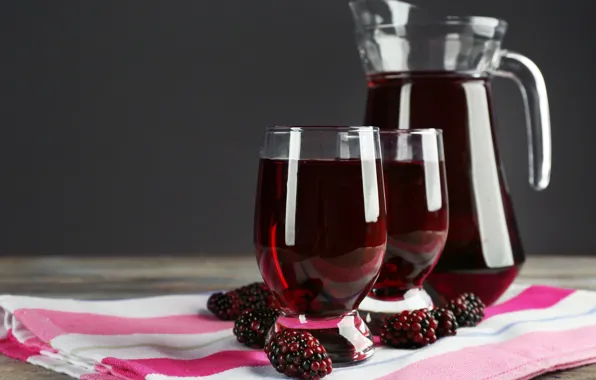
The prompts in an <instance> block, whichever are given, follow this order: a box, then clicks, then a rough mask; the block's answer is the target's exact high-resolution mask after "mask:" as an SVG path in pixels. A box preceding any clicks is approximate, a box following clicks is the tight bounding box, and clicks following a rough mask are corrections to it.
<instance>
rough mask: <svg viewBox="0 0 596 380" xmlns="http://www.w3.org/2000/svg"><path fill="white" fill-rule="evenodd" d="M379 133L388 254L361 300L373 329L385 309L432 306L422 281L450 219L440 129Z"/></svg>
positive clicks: (438, 252) (387, 311)
mask: <svg viewBox="0 0 596 380" xmlns="http://www.w3.org/2000/svg"><path fill="white" fill-rule="evenodd" d="M380 137H381V153H382V156H383V172H384V177H385V178H384V179H385V197H386V200H387V235H388V237H387V254H386V255H385V261H384V264H383V267H382V269H381V273H380V275H379V278H378V280H377V282H376V284H375V285H374V287H373V289H372V291H371V292H370V293H369V296H368V297H367V298H366V299H365V300H364V301H363V302H362V303H361V305H360V310H361V312H364V314H365V317H366V321H367V322H369V325H370V327H371V329H372V331H373V332H375V333H376V332H377V331H378V329H379V327H380V324H381V322H382V319H383V317H385V316H387V315H391V314H395V313H397V312H400V311H402V310H413V309H422V308H431V307H432V306H433V302H432V300H431V298H430V296H429V295H428V293H427V292H426V291H425V290H424V289H423V283H424V280H425V279H426V277H427V276H428V275H429V273H430V272H431V270H432V269H433V268H434V266H435V265H436V263H437V261H438V259H439V256H440V255H441V253H442V252H443V248H444V246H445V241H446V239H447V230H448V224H449V217H448V214H449V212H448V201H447V186H446V179H445V162H444V156H443V139H442V132H441V131H440V130H438V129H419V130H416V129H410V130H405V129H398V130H383V131H381V134H380Z"/></svg>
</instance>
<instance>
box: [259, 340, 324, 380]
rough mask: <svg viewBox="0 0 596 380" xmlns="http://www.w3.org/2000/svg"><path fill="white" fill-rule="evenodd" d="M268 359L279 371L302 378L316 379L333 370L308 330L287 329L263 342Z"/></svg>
mask: <svg viewBox="0 0 596 380" xmlns="http://www.w3.org/2000/svg"><path fill="white" fill-rule="evenodd" d="M265 353H266V354H267V357H268V358H269V361H270V362H271V364H272V365H273V367H275V370H276V371H277V372H279V373H283V374H284V375H286V376H288V377H295V378H300V379H305V380H319V379H321V378H323V377H325V376H327V375H328V374H330V373H331V371H332V369H333V368H332V362H331V358H329V356H328V355H327V351H325V348H324V347H323V346H322V345H321V343H319V341H318V340H317V339H316V338H315V337H314V336H312V335H311V334H310V333H309V332H306V331H301V330H291V329H286V330H283V331H280V332H277V333H276V334H275V335H273V336H272V337H271V339H270V340H269V342H268V343H267V344H266V345H265Z"/></svg>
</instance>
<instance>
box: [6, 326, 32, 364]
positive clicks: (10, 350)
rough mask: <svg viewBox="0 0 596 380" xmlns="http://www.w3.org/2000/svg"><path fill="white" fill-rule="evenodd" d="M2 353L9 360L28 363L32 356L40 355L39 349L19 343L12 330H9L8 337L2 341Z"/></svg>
mask: <svg viewBox="0 0 596 380" xmlns="http://www.w3.org/2000/svg"><path fill="white" fill-rule="evenodd" d="M0 352H1V353H3V354H4V355H6V356H8V357H9V358H13V359H17V360H21V361H27V359H29V358H30V357H31V356H35V355H39V349H38V348H36V347H27V346H25V345H23V344H21V343H19V342H18V341H17V340H16V338H15V337H14V336H13V335H12V331H11V330H8V337H7V338H5V339H3V340H1V341H0Z"/></svg>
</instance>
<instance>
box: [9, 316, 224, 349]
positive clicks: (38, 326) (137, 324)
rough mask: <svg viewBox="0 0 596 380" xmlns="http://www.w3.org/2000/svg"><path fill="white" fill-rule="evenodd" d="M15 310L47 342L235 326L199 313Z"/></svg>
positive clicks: (24, 322)
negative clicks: (146, 315)
mask: <svg viewBox="0 0 596 380" xmlns="http://www.w3.org/2000/svg"><path fill="white" fill-rule="evenodd" d="M14 314H15V316H16V317H17V318H18V319H19V321H21V322H22V323H23V324H24V325H25V326H26V327H27V328H28V329H29V330H30V331H31V332H32V333H34V334H35V335H36V336H37V337H39V338H40V339H42V340H44V341H46V342H48V341H50V340H51V339H54V338H55V337H57V336H60V335H64V334H91V335H126V334H201V333H211V332H217V331H222V330H227V329H231V328H232V327H233V326H234V324H233V322H226V321H220V320H218V319H217V318H215V317H214V316H212V315H198V314H197V315H175V316H169V317H154V318H125V317H112V316H107V315H98V314H90V313H73V312H65V311H55V310H44V309H20V310H17V311H15V313H14Z"/></svg>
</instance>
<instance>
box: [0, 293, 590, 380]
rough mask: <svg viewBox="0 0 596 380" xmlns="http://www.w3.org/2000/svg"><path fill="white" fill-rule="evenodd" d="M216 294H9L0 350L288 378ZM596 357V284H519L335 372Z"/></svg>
mask: <svg viewBox="0 0 596 380" xmlns="http://www.w3.org/2000/svg"><path fill="white" fill-rule="evenodd" d="M208 296H209V295H208V294H203V295H194V296H192V295H185V296H164V297H153V298H142V299H131V300H121V301H78V300H68V299H47V298H36V297H21V296H8V295H7V296H1V297H0V308H1V309H0V310H1V312H2V314H3V316H4V318H3V319H4V325H3V327H2V331H1V339H2V340H1V341H0V352H3V353H4V354H5V355H7V356H10V357H12V358H16V359H19V360H22V361H26V362H29V363H31V364H35V365H40V366H43V367H46V368H49V369H51V370H53V371H57V372H62V373H65V374H68V375H70V376H73V377H76V378H80V379H84V380H116V379H134V380H140V379H143V380H145V379H146V380H173V379H176V380H183V379H185V380H190V379H208V380H216V379H217V380H220V379H245V380H250V379H263V378H266V379H283V378H284V377H283V375H279V374H277V373H276V372H275V370H274V369H273V367H271V365H270V364H269V362H268V360H267V358H266V356H265V354H264V353H263V352H262V351H259V350H251V349H248V348H245V347H244V346H242V345H240V344H239V343H237V342H236V341H235V338H234V336H233V335H232V330H231V328H232V323H231V322H224V321H219V320H217V319H215V318H214V317H213V316H211V315H210V313H209V312H208V311H207V309H206V306H205V305H206V301H207V298H208ZM594 362H596V292H588V291H582V290H569V289H560V288H553V287H546V286H514V287H512V288H511V289H510V290H509V291H508V292H507V293H506V294H505V295H504V296H503V297H502V298H501V300H500V301H499V302H498V303H497V304H496V305H495V306H492V307H489V308H488V309H487V316H486V318H485V319H484V321H483V322H482V323H480V325H478V326H477V327H474V328H462V329H460V330H459V331H458V334H457V335H456V336H454V337H448V338H444V339H441V340H439V341H438V342H437V343H435V344H433V345H430V346H427V347H425V348H422V349H418V350H397V349H389V348H385V347H378V348H377V350H376V352H375V354H374V356H373V357H372V358H371V359H370V360H368V361H366V362H364V363H361V364H359V365H357V366H353V367H348V368H336V369H334V370H333V373H332V374H331V375H329V376H328V377H327V378H329V379H331V380H332V379H342V380H351V379H355V380H362V379H400V380H408V379H416V380H419V379H431V380H433V379H441V380H448V379H458V380H461V379H474V380H477V379H495V380H496V379H499V380H504V379H530V378H532V377H534V376H536V375H538V374H541V373H544V372H548V371H553V370H557V369H564V368H571V367H576V366H580V365H584V364H588V363H594Z"/></svg>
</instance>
